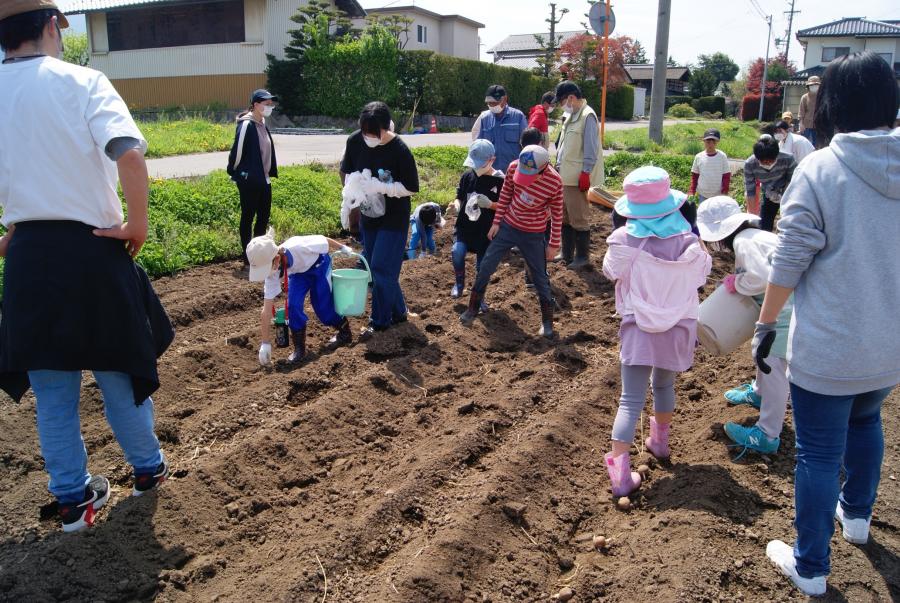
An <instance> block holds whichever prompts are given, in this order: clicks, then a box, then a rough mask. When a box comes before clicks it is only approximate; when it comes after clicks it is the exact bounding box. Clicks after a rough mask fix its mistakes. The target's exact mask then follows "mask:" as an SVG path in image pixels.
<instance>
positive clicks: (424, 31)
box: [416, 25, 428, 44]
mask: <svg viewBox="0 0 900 603" xmlns="http://www.w3.org/2000/svg"><path fill="white" fill-rule="evenodd" d="M416 40H418V41H419V44H428V28H427V27H426V26H424V25H416Z"/></svg>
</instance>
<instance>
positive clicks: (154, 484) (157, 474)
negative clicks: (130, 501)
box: [131, 461, 169, 496]
mask: <svg viewBox="0 0 900 603" xmlns="http://www.w3.org/2000/svg"><path fill="white" fill-rule="evenodd" d="M168 477H169V465H167V464H166V462H165V461H163V462H161V463H160V464H159V466H158V467H157V468H156V471H154V472H153V473H138V474H136V475H135V476H134V489H132V491H131V495H132V496H142V495H143V494H145V493H147V492H150V491H151V490H155V489H156V488H158V487H159V485H160V484H161V483H163V482H164V481H166V479H167V478H168Z"/></svg>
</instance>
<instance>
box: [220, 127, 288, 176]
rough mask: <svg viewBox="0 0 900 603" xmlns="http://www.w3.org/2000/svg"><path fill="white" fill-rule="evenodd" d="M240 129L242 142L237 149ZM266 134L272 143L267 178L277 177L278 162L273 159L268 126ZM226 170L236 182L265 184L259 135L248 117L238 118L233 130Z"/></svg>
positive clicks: (273, 147) (273, 154) (273, 145)
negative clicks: (270, 164) (232, 140)
mask: <svg viewBox="0 0 900 603" xmlns="http://www.w3.org/2000/svg"><path fill="white" fill-rule="evenodd" d="M242 131H243V144H241V146H240V149H239V148H238V144H239V143H240V142H241V132H242ZM266 134H268V135H269V142H270V144H271V145H272V167H271V169H269V174H268V176H269V178H277V177H278V162H277V161H275V143H274V142H272V134H270V133H269V127H268V126H266ZM226 171H227V172H228V175H229V176H231V179H232V180H234V181H235V182H237V183H238V184H244V183H250V184H258V185H265V184H267V180H266V173H265V171H264V170H263V164H262V155H261V154H260V150H259V135H258V134H257V131H256V124H254V123H253V120H252V119H250V117H241V118H239V119H238V122H237V128H236V129H235V132H234V143H233V144H232V145H231V152H230V153H229V154H228V166H227V168H226Z"/></svg>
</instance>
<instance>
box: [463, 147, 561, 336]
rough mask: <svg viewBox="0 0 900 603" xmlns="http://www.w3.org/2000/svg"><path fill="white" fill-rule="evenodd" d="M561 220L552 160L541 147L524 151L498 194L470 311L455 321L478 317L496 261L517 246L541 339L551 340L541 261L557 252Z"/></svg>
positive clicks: (550, 313) (558, 183) (549, 309)
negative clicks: (537, 306)
mask: <svg viewBox="0 0 900 603" xmlns="http://www.w3.org/2000/svg"><path fill="white" fill-rule="evenodd" d="M548 218H549V219H550V242H549V244H546V243H545V234H544V232H545V230H546V229H547V219H548ZM562 219H563V185H562V178H560V176H559V173H557V171H556V170H555V169H553V167H552V166H551V165H550V155H549V153H548V152H547V150H546V149H545V148H544V147H542V146H540V145H530V146H527V147H525V148H524V149H522V153H521V154H520V155H519V159H518V161H513V162H512V163H510V164H509V168H508V169H507V172H506V180H505V181H504V182H503V189H502V190H501V191H500V199H499V201H498V202H497V206H496V208H495V214H494V224H493V226H491V229H490V231H488V238H489V239H491V244H490V246H489V247H488V249H487V253H486V254H485V256H484V260H482V262H481V267H480V268H479V269H478V276H477V277H476V278H475V284H474V285H473V286H472V294H471V296H470V298H469V306H468V308H467V309H466V311H465V312H463V314H462V315H461V316H460V317H459V319H460V320H461V321H462V322H463V324H469V323H471V322H472V321H473V320H474V319H475V317H476V316H477V315H478V311H479V307H480V306H481V301H482V300H483V299H484V293H485V291H486V290H487V286H488V283H489V282H490V280H491V276H493V274H494V272H495V271H496V270H497V267H498V266H499V265H500V262H501V261H502V260H503V258H504V257H505V256H506V254H507V253H508V252H509V250H510V249H512V248H513V247H518V248H519V251H520V252H521V254H522V258H523V259H524V260H525V264H526V265H527V266H528V270H529V271H530V272H531V274H532V275H534V286H535V289H536V290H537V294H538V299H539V300H540V302H541V329H540V331H539V334H540V335H543V336H545V337H551V336H552V335H553V298H552V296H551V293H550V278H549V277H548V276H547V273H546V271H545V270H544V268H545V259H546V260H551V259H553V257H554V256H555V255H556V253H557V251H558V250H559V240H560V231H561V229H562Z"/></svg>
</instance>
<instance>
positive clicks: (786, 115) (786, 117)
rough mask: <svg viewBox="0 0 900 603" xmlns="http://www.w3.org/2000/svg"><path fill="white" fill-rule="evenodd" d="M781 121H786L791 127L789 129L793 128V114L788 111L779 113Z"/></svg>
mask: <svg viewBox="0 0 900 603" xmlns="http://www.w3.org/2000/svg"><path fill="white" fill-rule="evenodd" d="M781 121H784V122H787V125H789V126H790V127H791V130H793V129H794V114H793V113H791V112H790V111H785V112H784V113H782V114H781Z"/></svg>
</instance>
